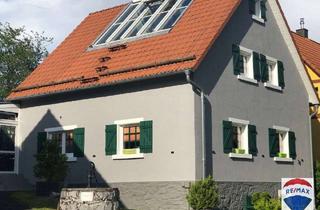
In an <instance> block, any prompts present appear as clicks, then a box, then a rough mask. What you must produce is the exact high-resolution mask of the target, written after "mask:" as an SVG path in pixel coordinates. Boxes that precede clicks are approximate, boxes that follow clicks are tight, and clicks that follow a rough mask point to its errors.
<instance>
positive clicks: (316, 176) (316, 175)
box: [314, 162, 320, 210]
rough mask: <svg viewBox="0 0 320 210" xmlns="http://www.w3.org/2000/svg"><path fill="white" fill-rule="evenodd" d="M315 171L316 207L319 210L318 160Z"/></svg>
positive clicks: (319, 179)
mask: <svg viewBox="0 0 320 210" xmlns="http://www.w3.org/2000/svg"><path fill="white" fill-rule="evenodd" d="M314 173H315V174H314V179H315V180H314V183H315V193H316V207H317V210H320V162H316V165H315V170H314Z"/></svg>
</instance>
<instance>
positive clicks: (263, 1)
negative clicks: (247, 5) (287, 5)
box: [260, 0, 267, 21]
mask: <svg viewBox="0 0 320 210" xmlns="http://www.w3.org/2000/svg"><path fill="white" fill-rule="evenodd" d="M260 8H261V13H260V17H261V18H262V19H264V20H265V21H266V20H267V6H266V0H261V1H260Z"/></svg>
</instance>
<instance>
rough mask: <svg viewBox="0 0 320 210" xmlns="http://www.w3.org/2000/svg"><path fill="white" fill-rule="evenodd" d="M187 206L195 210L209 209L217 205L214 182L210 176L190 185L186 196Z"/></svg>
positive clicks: (217, 199) (216, 191) (217, 198)
mask: <svg viewBox="0 0 320 210" xmlns="http://www.w3.org/2000/svg"><path fill="white" fill-rule="evenodd" d="M187 200H188V203H189V205H190V206H191V207H192V208H193V209H195V210H203V209H211V208H214V207H216V206H217V205H218V204H219V194H218V187H217V184H216V182H215V181H214V180H213V178H212V176H209V177H207V178H205V179H203V180H200V181H196V182H195V183H194V184H192V185H191V187H190V189H189V193H188V195H187Z"/></svg>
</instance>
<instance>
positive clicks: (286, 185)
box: [282, 178, 314, 210]
mask: <svg viewBox="0 0 320 210" xmlns="http://www.w3.org/2000/svg"><path fill="white" fill-rule="evenodd" d="M313 196H314V191H313V183H312V182H311V183H310V182H309V181H307V180H306V179H298V178H296V179H289V180H286V181H284V182H283V185H282V199H283V205H284V203H285V204H286V207H287V208H284V209H290V210H307V209H310V208H311V209H312V206H313V203H312V201H313V199H314V198H313ZM283 207H284V206H283Z"/></svg>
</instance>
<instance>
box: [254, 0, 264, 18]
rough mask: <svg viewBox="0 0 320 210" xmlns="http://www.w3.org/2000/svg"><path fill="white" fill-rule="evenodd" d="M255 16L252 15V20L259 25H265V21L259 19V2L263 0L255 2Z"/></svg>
mask: <svg viewBox="0 0 320 210" xmlns="http://www.w3.org/2000/svg"><path fill="white" fill-rule="evenodd" d="M255 1H256V3H255V14H253V15H252V19H253V20H255V21H258V22H260V23H265V20H264V19H263V18H262V17H261V1H263V0H255Z"/></svg>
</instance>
